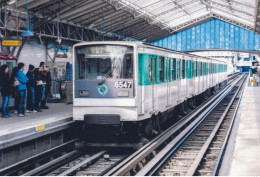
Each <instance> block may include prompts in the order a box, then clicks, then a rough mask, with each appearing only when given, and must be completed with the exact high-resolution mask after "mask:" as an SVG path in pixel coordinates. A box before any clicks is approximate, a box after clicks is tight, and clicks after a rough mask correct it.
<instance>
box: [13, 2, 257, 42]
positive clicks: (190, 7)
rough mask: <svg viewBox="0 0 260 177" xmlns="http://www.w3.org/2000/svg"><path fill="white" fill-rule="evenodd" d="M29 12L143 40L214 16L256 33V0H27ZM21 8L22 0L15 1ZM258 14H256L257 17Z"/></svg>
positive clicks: (149, 39)
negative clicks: (56, 17)
mask: <svg viewBox="0 0 260 177" xmlns="http://www.w3.org/2000/svg"><path fill="white" fill-rule="evenodd" d="M28 2H29V11H30V12H33V13H36V14H37V13H39V14H41V15H43V16H44V17H48V16H50V15H51V14H52V13H56V14H58V19H59V20H61V21H67V22H69V23H73V24H75V25H81V26H84V27H87V28H90V29H96V30H99V31H105V32H106V33H115V34H119V35H121V36H124V37H131V38H134V39H138V40H144V41H147V42H152V41H156V40H158V39H161V38H163V37H166V36H168V35H170V34H172V33H174V32H178V31H181V30H184V29H186V28H190V27H192V26H195V25H197V24H200V23H203V22H205V21H208V20H211V19H212V18H217V19H220V20H223V21H226V22H229V23H231V24H234V25H237V26H240V27H243V28H245V29H248V30H251V31H254V32H257V33H260V21H259V19H258V18H259V17H260V15H259V10H258V8H259V7H258V1H256V0H41V1H39V0H28ZM14 7H15V8H17V9H25V7H26V0H17V2H16V3H15V5H14ZM258 15H259V17H258Z"/></svg>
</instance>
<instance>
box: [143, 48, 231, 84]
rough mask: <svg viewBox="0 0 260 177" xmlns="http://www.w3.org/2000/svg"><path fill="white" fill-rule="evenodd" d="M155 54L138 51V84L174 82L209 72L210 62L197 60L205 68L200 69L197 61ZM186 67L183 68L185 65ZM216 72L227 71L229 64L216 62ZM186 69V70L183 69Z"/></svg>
mask: <svg viewBox="0 0 260 177" xmlns="http://www.w3.org/2000/svg"><path fill="white" fill-rule="evenodd" d="M166 58H167V57H165V56H160V55H153V54H149V53H138V76H139V77H138V85H139V86H142V85H152V84H162V83H167V81H168V82H174V81H175V80H181V79H186V78H187V79H191V78H194V77H196V72H197V73H198V74H197V75H198V76H203V75H208V74H209V63H207V62H197V65H200V67H201V68H202V69H203V70H202V72H200V71H199V69H198V68H196V66H195V61H192V60H186V61H183V60H182V59H175V58H168V60H165V59H166ZM184 64H186V67H185V68H183V65H184ZM214 67H215V73H220V72H225V71H226V70H227V66H226V65H223V64H215V65H214ZM183 69H184V70H183Z"/></svg>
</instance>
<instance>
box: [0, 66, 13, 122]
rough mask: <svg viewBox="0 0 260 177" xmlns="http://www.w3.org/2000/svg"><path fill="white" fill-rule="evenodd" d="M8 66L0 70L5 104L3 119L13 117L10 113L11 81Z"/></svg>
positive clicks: (0, 81)
mask: <svg viewBox="0 0 260 177" xmlns="http://www.w3.org/2000/svg"><path fill="white" fill-rule="evenodd" d="M8 69H9V68H8V66H7V65H5V64H4V65H2V66H1V68H0V83H1V94H2V97H3V103H2V117H3V118H8V117H11V116H10V114H9V112H8V107H9V102H10V98H11V90H12V89H11V87H12V84H11V79H10V78H9V74H8Z"/></svg>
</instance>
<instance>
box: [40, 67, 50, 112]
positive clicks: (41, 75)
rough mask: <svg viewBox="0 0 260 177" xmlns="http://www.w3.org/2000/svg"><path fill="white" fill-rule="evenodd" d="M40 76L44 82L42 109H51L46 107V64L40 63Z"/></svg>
mask: <svg viewBox="0 0 260 177" xmlns="http://www.w3.org/2000/svg"><path fill="white" fill-rule="evenodd" d="M39 74H40V77H41V80H42V88H41V91H42V93H41V109H49V108H48V106H46V96H45V90H46V80H47V68H46V66H45V63H44V62H41V63H40V67H39Z"/></svg>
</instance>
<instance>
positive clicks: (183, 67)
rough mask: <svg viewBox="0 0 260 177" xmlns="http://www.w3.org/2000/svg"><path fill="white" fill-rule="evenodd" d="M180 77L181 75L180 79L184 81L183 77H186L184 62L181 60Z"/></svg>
mask: <svg viewBox="0 0 260 177" xmlns="http://www.w3.org/2000/svg"><path fill="white" fill-rule="evenodd" d="M181 75H182V79H185V75H186V60H182V65H181Z"/></svg>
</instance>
